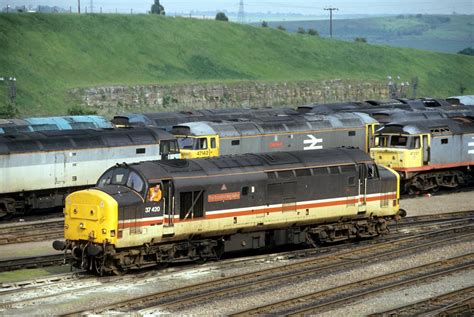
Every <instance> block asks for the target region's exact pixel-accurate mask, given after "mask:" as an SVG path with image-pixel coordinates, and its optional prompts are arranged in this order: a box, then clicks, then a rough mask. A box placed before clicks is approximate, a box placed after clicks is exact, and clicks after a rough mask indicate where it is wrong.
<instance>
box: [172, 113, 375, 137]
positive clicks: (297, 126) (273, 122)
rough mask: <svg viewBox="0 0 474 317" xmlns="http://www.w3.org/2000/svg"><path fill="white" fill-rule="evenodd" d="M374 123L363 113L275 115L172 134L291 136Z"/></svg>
mask: <svg viewBox="0 0 474 317" xmlns="http://www.w3.org/2000/svg"><path fill="white" fill-rule="evenodd" d="M376 122H377V121H376V120H375V119H373V118H371V117H370V116H369V115H367V114H364V113H334V114H331V115H316V114H311V115H305V116H293V115H279V116H272V117H260V118H253V119H251V120H236V121H220V122H207V121H203V122H189V123H183V124H180V125H177V126H174V127H173V129H172V132H173V133H174V134H176V135H194V136H200V135H213V134H218V135H219V136H220V137H239V136H244V135H258V134H266V133H291V132H301V131H314V130H328V129H334V128H361V127H363V126H364V125H365V124H369V123H376Z"/></svg>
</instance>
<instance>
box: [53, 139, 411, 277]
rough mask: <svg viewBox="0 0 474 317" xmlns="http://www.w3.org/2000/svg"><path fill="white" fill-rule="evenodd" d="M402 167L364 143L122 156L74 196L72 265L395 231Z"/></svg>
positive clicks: (66, 245) (109, 266)
mask: <svg viewBox="0 0 474 317" xmlns="http://www.w3.org/2000/svg"><path fill="white" fill-rule="evenodd" d="M404 214H405V212H404V211H403V210H401V209H400V208H399V176H398V174H397V173H396V172H394V171H393V170H391V169H389V168H385V167H382V166H377V165H376V164H374V162H373V161H372V160H371V159H370V157H369V155H368V154H367V153H365V152H363V151H361V150H357V149H343V148H339V149H328V150H320V151H296V152H276V153H264V154H244V155H235V156H232V155H230V156H221V157H215V158H203V159H191V160H162V161H149V162H141V163H136V164H121V165H118V166H115V167H112V168H110V169H109V170H107V171H106V172H105V173H104V174H103V175H102V176H101V177H100V178H99V180H98V182H97V186H96V187H94V188H92V189H86V190H82V191H78V192H74V193H72V194H70V195H69V196H68V197H67V198H66V202H65V208H64V217H65V229H64V236H65V241H64V240H58V241H55V242H54V243H53V247H54V248H55V249H56V250H61V251H65V254H66V253H71V255H72V265H73V266H75V267H79V268H83V269H86V270H89V271H93V272H97V273H98V274H109V273H113V274H121V273H123V272H125V271H127V270H129V269H134V268H143V267H147V266H153V265H157V264H160V263H170V262H177V261H192V260H198V259H201V260H205V259H218V258H219V257H220V256H221V255H222V254H223V253H225V252H232V251H238V250H249V249H262V248H267V247H272V246H278V245H286V244H308V245H316V244H317V243H322V242H331V241H339V240H343V239H354V238H360V237H374V236H377V235H380V234H382V233H384V232H386V231H387V226H388V224H389V222H390V221H392V220H394V219H395V220H397V219H398V218H399V217H400V216H403V215H404Z"/></svg>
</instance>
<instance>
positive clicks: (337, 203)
mask: <svg viewBox="0 0 474 317" xmlns="http://www.w3.org/2000/svg"><path fill="white" fill-rule="evenodd" d="M384 199H397V195H396V194H390V195H384V194H382V195H379V196H374V197H367V198H366V199H365V201H366V202H373V201H379V200H384ZM359 202H361V203H363V202H364V198H359ZM356 203H357V198H351V199H339V200H334V201H326V202H320V203H311V204H304V205H297V206H296V205H295V206H282V207H273V208H264V209H259V210H254V209H247V210H242V211H236V212H232V213H220V214H212V213H210V214H207V215H205V216H204V217H203V218H196V219H186V220H183V219H174V218H173V222H174V223H178V222H189V221H202V220H206V219H207V220H210V219H223V218H231V217H240V216H248V215H256V214H264V213H274V212H284V211H293V210H301V209H310V208H320V207H333V206H340V205H347V204H356ZM162 223H165V224H167V223H169V221H168V217H167V216H166V215H165V216H163V220H154V221H136V222H130V223H125V224H119V229H125V228H130V227H144V226H150V225H152V224H155V225H156V224H162Z"/></svg>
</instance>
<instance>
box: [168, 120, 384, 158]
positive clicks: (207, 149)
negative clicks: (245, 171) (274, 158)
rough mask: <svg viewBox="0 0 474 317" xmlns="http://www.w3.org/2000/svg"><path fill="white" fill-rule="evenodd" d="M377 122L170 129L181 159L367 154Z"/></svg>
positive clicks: (237, 122) (222, 123)
mask: <svg viewBox="0 0 474 317" xmlns="http://www.w3.org/2000/svg"><path fill="white" fill-rule="evenodd" d="M377 124H378V123H377V121H376V120H374V119H372V118H371V117H370V116H368V115H367V114H364V113H334V114H330V115H297V116H296V115H279V116H273V117H266V118H264V117H259V118H253V119H248V120H234V121H219V122H190V123H183V124H180V125H177V126H174V127H173V129H172V130H171V133H172V134H174V135H175V136H176V137H177V139H178V143H179V147H180V150H181V157H182V158H202V157H211V156H219V155H228V154H244V153H265V152H279V151H299V150H320V149H325V148H335V147H355V148H360V149H363V150H364V151H366V152H368V150H369V147H370V144H371V142H372V140H373V138H372V137H373V133H374V130H375V126H376V125H377Z"/></svg>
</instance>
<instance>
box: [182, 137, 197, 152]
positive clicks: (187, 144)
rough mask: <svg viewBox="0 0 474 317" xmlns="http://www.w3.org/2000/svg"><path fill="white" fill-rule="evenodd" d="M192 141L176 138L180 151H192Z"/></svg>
mask: <svg viewBox="0 0 474 317" xmlns="http://www.w3.org/2000/svg"><path fill="white" fill-rule="evenodd" d="M193 143H194V140H193V139H192V138H188V137H185V138H178V145H179V148H180V149H183V150H192V149H193Z"/></svg>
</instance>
